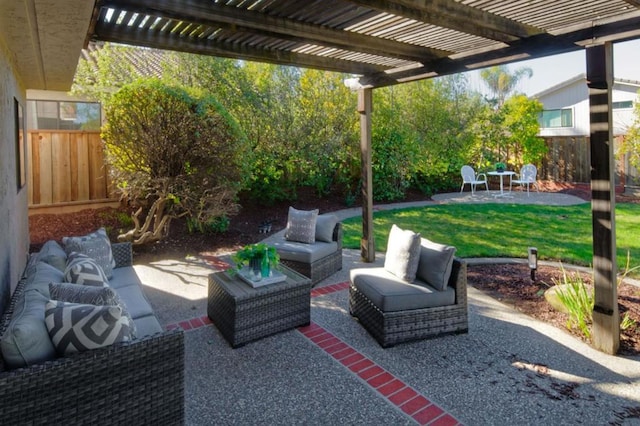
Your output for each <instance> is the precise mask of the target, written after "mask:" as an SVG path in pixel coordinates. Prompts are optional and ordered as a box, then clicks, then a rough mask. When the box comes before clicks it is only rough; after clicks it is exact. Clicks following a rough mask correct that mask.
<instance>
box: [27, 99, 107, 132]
mask: <svg viewBox="0 0 640 426" xmlns="http://www.w3.org/2000/svg"><path fill="white" fill-rule="evenodd" d="M27 111H28V113H27V128H28V129H29V130H100V123H101V111H100V104H99V103H97V102H76V101H34V100H31V101H29V100H28V101H27Z"/></svg>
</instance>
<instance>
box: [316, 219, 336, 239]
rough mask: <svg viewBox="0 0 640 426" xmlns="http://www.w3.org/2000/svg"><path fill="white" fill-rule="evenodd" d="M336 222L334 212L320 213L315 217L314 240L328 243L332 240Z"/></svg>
mask: <svg viewBox="0 0 640 426" xmlns="http://www.w3.org/2000/svg"><path fill="white" fill-rule="evenodd" d="M337 223H338V216H336V215H335V214H321V215H318V217H317V219H316V240H317V241H324V242H325V243H330V242H332V241H333V230H334V229H335V227H336V224H337Z"/></svg>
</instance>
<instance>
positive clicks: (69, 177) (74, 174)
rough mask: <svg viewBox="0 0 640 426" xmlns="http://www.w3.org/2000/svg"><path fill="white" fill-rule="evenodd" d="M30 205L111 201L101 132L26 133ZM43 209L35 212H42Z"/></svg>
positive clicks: (61, 204)
mask: <svg viewBox="0 0 640 426" xmlns="http://www.w3.org/2000/svg"><path fill="white" fill-rule="evenodd" d="M27 143H28V147H29V149H28V158H29V162H28V164H29V167H28V188H29V208H30V209H39V208H43V207H57V211H58V212H59V211H61V210H67V211H68V210H70V209H69V208H67V209H63V208H64V207H71V206H76V208H75V210H77V209H78V208H77V207H85V206H86V207H92V206H95V205H96V204H97V205H99V204H100V203H105V202H106V203H113V202H114V201H115V200H114V199H113V198H112V196H111V192H110V190H109V187H110V182H109V174H108V170H107V167H106V165H105V158H104V152H103V147H102V140H101V139H100V132H84V131H71V130H69V131H65V130H31V131H29V132H27ZM41 212H42V211H38V213H41Z"/></svg>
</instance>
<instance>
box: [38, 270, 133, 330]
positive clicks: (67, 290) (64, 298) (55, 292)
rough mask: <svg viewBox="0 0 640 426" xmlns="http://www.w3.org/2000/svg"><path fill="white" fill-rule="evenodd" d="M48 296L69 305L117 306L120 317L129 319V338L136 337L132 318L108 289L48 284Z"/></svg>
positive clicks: (121, 302)
mask: <svg viewBox="0 0 640 426" xmlns="http://www.w3.org/2000/svg"><path fill="white" fill-rule="evenodd" d="M49 295H50V298H51V299H53V300H59V301H61V302H69V303H82V304H85V305H97V306H119V307H120V308H121V309H122V315H124V316H126V317H128V318H129V324H130V327H131V336H132V337H133V336H135V335H136V330H135V324H134V322H133V318H131V315H130V314H129V311H128V309H127V306H126V305H125V303H124V302H123V301H122V300H120V296H118V293H116V292H115V291H114V290H113V289H112V288H110V287H93V286H88V285H78V284H70V283H50V284H49Z"/></svg>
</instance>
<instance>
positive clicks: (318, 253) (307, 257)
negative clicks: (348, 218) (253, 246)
mask: <svg viewBox="0 0 640 426" xmlns="http://www.w3.org/2000/svg"><path fill="white" fill-rule="evenodd" d="M329 219H330V220H331V222H330V223H331V229H332V232H331V230H330V231H329V234H330V235H331V239H330V241H329V238H324V239H319V238H317V237H318V236H319V234H320V233H326V232H322V231H321V230H320V229H319V228H316V229H317V233H316V239H315V241H314V242H313V243H302V242H299V241H291V240H288V239H287V238H286V233H285V234H284V235H283V236H282V237H280V238H279V239H277V240H276V241H274V242H273V245H274V246H275V248H276V249H277V250H278V254H279V256H280V261H281V262H282V263H283V264H285V265H287V266H288V267H290V268H291V269H293V270H294V271H297V272H299V273H301V274H302V275H304V276H306V277H309V278H310V279H311V285H312V286H314V285H316V284H317V283H318V282H320V281H322V280H323V279H325V278H327V277H328V276H330V275H332V274H333V273H335V272H337V271H339V270H341V269H342V223H341V222H338V220H337V218H336V217H335V216H334V215H331V214H326V215H319V216H318V223H321V222H323V221H325V220H329ZM324 223H328V222H324Z"/></svg>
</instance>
